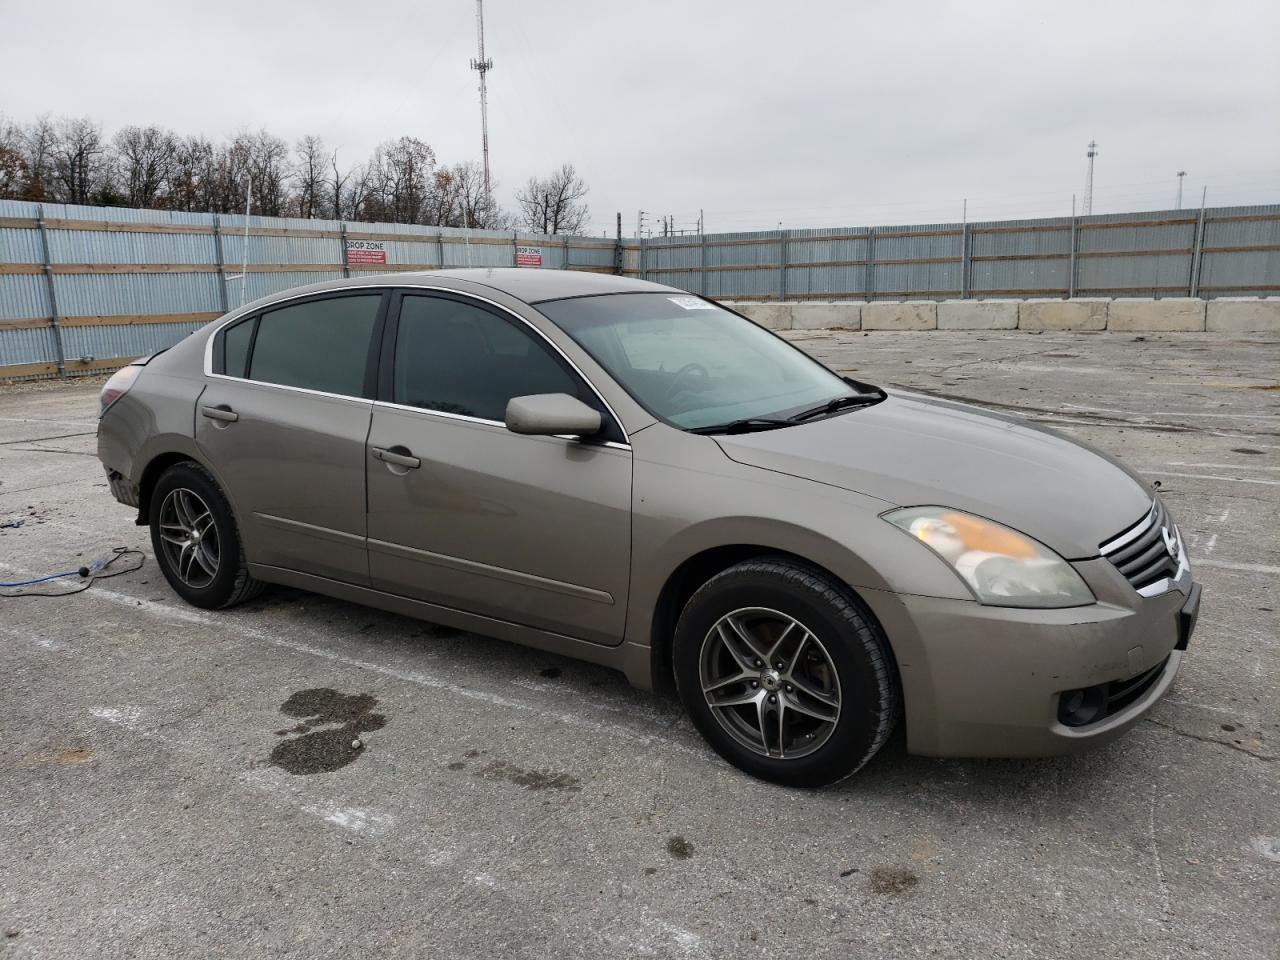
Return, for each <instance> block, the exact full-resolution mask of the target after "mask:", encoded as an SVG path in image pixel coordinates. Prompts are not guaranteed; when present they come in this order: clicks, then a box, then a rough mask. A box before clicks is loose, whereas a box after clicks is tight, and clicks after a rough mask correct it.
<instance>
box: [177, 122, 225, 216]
mask: <svg viewBox="0 0 1280 960" xmlns="http://www.w3.org/2000/svg"><path fill="white" fill-rule="evenodd" d="M216 183H217V162H216V160H215V150H214V146H213V144H212V143H210V142H209V140H208V139H206V138H205V137H184V138H183V139H181V140H179V141H177V143H176V144H175V145H174V154H173V173H172V174H171V177H170V183H169V205H170V206H171V207H172V208H173V209H175V210H187V211H192V212H195V211H198V210H208V211H212V212H219V211H218V208H217V205H216V203H215V200H214V197H215V191H216Z"/></svg>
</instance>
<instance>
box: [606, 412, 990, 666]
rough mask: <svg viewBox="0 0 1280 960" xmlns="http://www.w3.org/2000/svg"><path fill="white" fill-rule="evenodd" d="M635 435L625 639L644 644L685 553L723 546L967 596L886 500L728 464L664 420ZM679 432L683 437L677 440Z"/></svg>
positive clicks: (872, 585) (910, 589)
mask: <svg viewBox="0 0 1280 960" xmlns="http://www.w3.org/2000/svg"><path fill="white" fill-rule="evenodd" d="M651 429H652V430H653V431H657V430H663V431H664V433H663V435H662V436H661V437H657V436H655V437H654V438H653V439H655V440H660V441H661V443H660V444H655V443H649V444H641V443H640V441H641V439H642V438H644V437H645V436H646V434H648V433H650V431H643V432H642V433H640V434H638V435H637V436H636V437H635V438H634V439H633V446H634V447H635V448H636V450H635V480H634V494H633V517H634V519H633V524H632V568H631V569H632V573H631V581H632V585H631V593H630V598H631V599H630V604H629V607H628V614H627V631H626V640H627V642H628V643H633V644H638V645H642V646H646V647H647V646H649V645H650V643H651V631H652V628H653V617H654V614H655V611H656V609H657V604H658V601H659V598H660V596H661V594H662V590H663V587H664V586H665V585H666V583H667V581H668V580H669V579H670V578H671V576H672V575H673V573H674V572H675V571H676V570H678V569H679V568H680V566H681V565H682V564H683V563H684V562H685V561H686V560H688V559H689V558H690V557H694V556H696V555H697V554H699V553H702V552H704V551H706V550H711V549H715V548H720V547H726V546H748V547H758V548H761V549H762V551H768V550H776V551H780V552H785V553H790V554H794V555H796V556H799V557H802V558H804V559H805V560H808V561H809V562H811V563H814V564H817V565H819V566H821V567H823V568H825V569H826V570H828V571H829V572H830V573H831V574H833V575H834V576H835V577H837V578H839V579H840V580H841V581H842V582H843V583H846V584H848V585H849V586H850V587H853V588H854V589H855V590H858V589H868V590H878V591H887V592H891V593H912V594H920V595H924V596H933V597H944V598H949V599H956V600H967V599H971V597H970V594H969V592H968V590H967V589H966V588H965V586H964V584H963V583H962V582H961V581H960V579H959V578H958V577H957V576H956V575H955V573H954V572H952V570H951V569H950V568H949V567H947V566H946V564H944V563H943V562H942V561H941V560H940V559H938V558H937V557H936V556H935V555H934V554H933V553H932V552H930V551H929V550H927V549H925V548H923V547H922V546H921V545H920V544H918V543H915V542H914V541H913V540H912V539H911V538H910V537H907V536H904V535H903V533H902V531H901V530H898V529H897V528H896V527H894V526H892V525H891V524H888V523H886V522H885V521H883V520H882V519H880V514H881V513H882V512H883V511H885V510H887V509H889V508H890V507H891V506H892V505H891V504H888V503H886V502H885V501H883V500H879V499H877V498H875V497H869V496H865V495H863V494H858V493H853V492H851V491H847V490H842V489H839V488H835V487H831V486H828V485H825V484H821V483H817V482H815V481H811V480H804V479H801V478H797V477H792V476H789V475H786V474H780V473H775V472H772V471H769V470H763V469H761V468H758V467H751V466H747V465H744V464H739V463H736V462H735V461H732V460H730V459H729V458H728V457H726V456H724V454H723V453H722V452H721V450H720V448H719V446H718V445H717V444H715V443H714V442H713V441H711V440H710V438H708V437H699V436H695V435H691V434H686V433H683V432H681V431H677V430H671V429H669V428H666V427H663V426H655V427H653V428H651ZM681 438H683V439H681Z"/></svg>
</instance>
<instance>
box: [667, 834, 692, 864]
mask: <svg viewBox="0 0 1280 960" xmlns="http://www.w3.org/2000/svg"><path fill="white" fill-rule="evenodd" d="M694 849H695V848H694V846H693V844H692V843H690V842H689V841H688V840H686V839H685V838H684V837H682V836H680V835H679V834H677V835H676V836H674V837H672V838H671V839H670V840H668V841H667V853H669V854H671V855H672V856H673V857H675V858H676V859H677V860H688V859H689V858H690V857H692V856H693V851H694Z"/></svg>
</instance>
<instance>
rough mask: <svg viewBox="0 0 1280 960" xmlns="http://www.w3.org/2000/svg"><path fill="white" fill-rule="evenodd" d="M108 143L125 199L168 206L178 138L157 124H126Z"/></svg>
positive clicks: (136, 203) (137, 204) (136, 204)
mask: <svg viewBox="0 0 1280 960" xmlns="http://www.w3.org/2000/svg"><path fill="white" fill-rule="evenodd" d="M111 146H112V152H113V154H114V160H115V167H116V172H117V175H118V177H119V184H120V189H121V193H122V198H123V200H124V202H125V203H127V204H128V205H129V206H131V207H157V206H167V205H168V203H167V201H168V199H169V194H170V193H171V192H172V189H173V179H174V173H175V171H176V160H177V154H178V138H177V137H176V136H174V134H173V133H172V132H171V131H169V130H164V129H161V128H160V127H155V126H152V127H125V128H124V129H123V130H121V131H120V132H119V133H117V134H116V135H115V136H114V137H113V138H112V140H111Z"/></svg>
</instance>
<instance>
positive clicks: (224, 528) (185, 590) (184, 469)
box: [148, 460, 263, 610]
mask: <svg viewBox="0 0 1280 960" xmlns="http://www.w3.org/2000/svg"><path fill="white" fill-rule="evenodd" d="M184 490H185V491H190V492H191V493H194V494H195V495H196V497H198V498H199V500H200V501H203V503H204V505H206V506H207V507H208V512H209V514H210V515H211V517H212V525H213V526H214V528H215V529H216V533H217V543H218V551H217V553H218V562H217V563H216V572H215V573H213V574H212V576H211V577H209V580H208V582H207V583H197V584H195V585H193V584H191V583H188V582H186V581H185V580H184V579H183V576H182V574H181V573H180V572H179V570H178V567H177V563H176V562H175V560H174V558H173V557H172V555H171V554H172V548H167V545H166V543H165V541H164V539H163V538H162V536H161V514H162V511H163V510H164V508H165V504H166V502H167V500H168V498H169V496H170V494H172V493H174V492H175V491H184ZM148 520H149V521H150V526H151V548H152V550H153V551H154V552H155V557H156V563H157V565H158V566H159V567H160V570H161V571H162V572H163V573H164V577H165V579H166V580H168V581H169V586H171V587H173V589H174V592H175V593H177V594H178V596H180V597H182V599H183V600H186V601H187V603H189V604H191V605H192V606H195V607H203V608H204V609H206V610H218V609H222V608H224V607H233V606H235V605H236V604H238V603H243V602H244V601H246V600H249V599H251V598H253V597H255V596H257V595H258V594H259V593H261V592H262V588H263V584H262V583H261V582H260V581H258V580H255V579H253V577H251V576H249V567H248V565H247V564H246V563H245V559H244V547H243V546H242V545H241V543H240V532H239V530H237V529H236V520H235V516H234V515H233V514H232V512H231V506H230V505H229V504H228V503H227V498H226V497H225V496H223V493H222V491H221V489H219V487H218V484H217V481H215V480H214V479H213V477H212V475H210V473H209V471H208V470H206V469H205V468H204V467H202V466H200V464H198V463H196V462H194V461H190V460H188V461H184V462H183V463H175V464H174V465H173V466H171V467H169V468H168V469H167V470H165V472H164V473H162V474H161V475H160V479H159V480H157V481H156V485H155V488H154V489H153V490H152V491H151V500H150V504H149V509H148Z"/></svg>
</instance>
